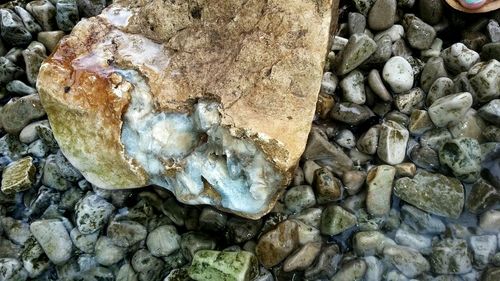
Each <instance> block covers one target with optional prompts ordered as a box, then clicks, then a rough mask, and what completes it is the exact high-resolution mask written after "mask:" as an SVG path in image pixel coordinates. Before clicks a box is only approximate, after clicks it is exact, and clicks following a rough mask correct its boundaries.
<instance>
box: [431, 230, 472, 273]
mask: <svg viewBox="0 0 500 281" xmlns="http://www.w3.org/2000/svg"><path fill="white" fill-rule="evenodd" d="M429 263H430V265H431V269H432V272H434V273H437V274H464V273H467V272H469V271H471V269H472V263H471V260H470V258H469V255H468V247H467V242H466V241H465V240H463V239H452V238H445V239H443V240H440V241H438V242H436V243H435V244H434V245H433V246H432V253H431V255H430V257H429Z"/></svg>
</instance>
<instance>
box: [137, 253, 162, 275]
mask: <svg viewBox="0 0 500 281" xmlns="http://www.w3.org/2000/svg"><path fill="white" fill-rule="evenodd" d="M131 264H132V267H133V268H134V270H135V271H136V272H138V273H139V280H141V281H147V280H158V279H159V278H160V276H161V274H162V269H163V266H164V262H163V261H162V260H161V259H159V258H156V257H154V256H152V255H151V253H150V252H148V251H147V250H145V249H140V250H138V251H137V252H135V254H134V255H133V256H132V260H131Z"/></svg>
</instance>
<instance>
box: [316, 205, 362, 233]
mask: <svg viewBox="0 0 500 281" xmlns="http://www.w3.org/2000/svg"><path fill="white" fill-rule="evenodd" d="M356 222H357V219H356V216H355V215H353V214H351V213H350V212H348V211H347V210H345V209H344V208H342V207H340V206H337V205H330V206H328V207H326V209H325V210H324V211H323V214H322V215H321V233H322V234H324V235H337V234H340V233H342V232H344V231H346V230H347V229H349V228H351V227H353V226H354V225H356Z"/></svg>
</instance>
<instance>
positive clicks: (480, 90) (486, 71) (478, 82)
mask: <svg viewBox="0 0 500 281" xmlns="http://www.w3.org/2000/svg"><path fill="white" fill-rule="evenodd" d="M474 68H477V70H475V71H477V74H475V75H473V77H472V78H470V79H469V81H470V84H471V86H472V88H473V89H474V91H475V93H476V95H477V99H478V100H479V101H480V102H488V101H490V100H493V99H495V98H498V97H500V91H498V88H499V85H500V62H498V60H495V59H493V60H490V61H488V62H484V63H481V64H478V65H476V66H474ZM471 71H472V70H471Z"/></svg>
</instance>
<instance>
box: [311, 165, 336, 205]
mask: <svg viewBox="0 0 500 281" xmlns="http://www.w3.org/2000/svg"><path fill="white" fill-rule="evenodd" d="M313 186H314V189H315V193H316V196H317V200H318V203H319V204H325V203H329V202H334V201H337V200H340V199H341V198H342V182H341V181H340V180H339V179H338V178H336V177H335V176H334V175H333V173H332V172H331V171H330V170H328V169H326V168H320V169H318V170H316V171H315V172H314V182H313Z"/></svg>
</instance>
